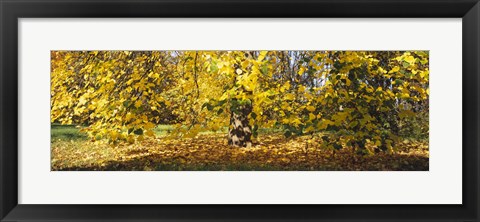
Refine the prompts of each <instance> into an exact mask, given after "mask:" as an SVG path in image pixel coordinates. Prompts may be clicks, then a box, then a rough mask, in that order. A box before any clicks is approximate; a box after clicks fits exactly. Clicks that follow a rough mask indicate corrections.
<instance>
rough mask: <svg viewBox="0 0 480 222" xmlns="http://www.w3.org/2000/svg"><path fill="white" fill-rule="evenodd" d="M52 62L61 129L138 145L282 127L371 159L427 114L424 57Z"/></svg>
mask: <svg viewBox="0 0 480 222" xmlns="http://www.w3.org/2000/svg"><path fill="white" fill-rule="evenodd" d="M51 57H52V59H51V63H52V79H51V85H52V91H51V92H52V101H51V103H52V118H51V119H52V122H61V123H64V124H82V125H85V126H86V128H85V130H86V131H87V132H88V134H89V135H90V137H91V138H93V139H96V140H100V139H108V140H109V141H110V142H118V141H128V142H130V143H133V142H135V140H142V139H144V137H145V136H153V135H154V131H153V130H154V128H155V126H156V125H157V124H159V123H168V124H175V126H176V127H175V130H174V131H173V132H172V136H180V137H193V136H195V135H197V134H198V133H199V132H201V131H218V130H221V129H223V128H228V129H229V130H228V143H229V144H230V145H232V146H237V147H249V146H251V144H252V137H256V136H257V135H258V129H260V128H273V127H275V128H279V129H282V130H283V132H284V135H285V136H286V137H291V136H297V135H304V134H310V135H312V136H314V135H317V134H318V133H319V132H322V136H321V139H320V140H319V142H320V143H322V144H323V147H325V148H329V149H332V150H335V149H341V148H343V147H345V146H346V147H352V150H353V151H355V152H357V153H363V154H369V153H374V152H375V151H379V150H383V151H392V150H393V148H394V144H395V142H396V141H397V140H398V138H399V136H400V134H401V132H404V131H405V130H404V128H405V126H407V127H408V124H405V123H407V122H408V121H405V120H406V119H408V118H417V117H419V116H424V115H427V116H428V94H429V91H428V77H429V69H428V52H424V51H412V52H398V51H386V52H383V51H372V52H370V51H152V52H140V51H134V52H131V51H125V52H123V51H101V52H99V51H68V52H65V51H55V52H52V55H51ZM427 119H428V118H427ZM410 122H411V121H410ZM422 124H423V125H425V123H422ZM427 126H428V122H427ZM426 128H427V130H428V127H426ZM422 129H424V128H422ZM368 144H370V145H371V146H367V145H368ZM372 146H373V147H376V148H375V150H371V149H369V148H368V147H372Z"/></svg>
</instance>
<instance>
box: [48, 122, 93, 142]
mask: <svg viewBox="0 0 480 222" xmlns="http://www.w3.org/2000/svg"><path fill="white" fill-rule="evenodd" d="M50 130H51V131H50V135H51V139H52V142H53V141H71V140H74V141H76V140H80V141H81V140H87V139H88V137H87V134H85V133H82V132H80V128H77V127H76V126H73V125H57V124H52V125H51V128H50Z"/></svg>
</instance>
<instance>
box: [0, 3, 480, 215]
mask: <svg viewBox="0 0 480 222" xmlns="http://www.w3.org/2000/svg"><path fill="white" fill-rule="evenodd" d="M0 15H1V17H0V19H1V21H0V23H1V26H0V29H1V37H0V45H1V54H0V67H1V75H0V106H1V107H0V158H1V160H0V178H1V181H0V195H1V196H0V218H1V219H0V220H1V221H479V217H480V216H479V215H480V211H479V208H480V206H479V199H480V198H479V197H480V196H479V194H480V192H479V183H478V181H479V172H480V171H479V160H480V158H479V152H478V149H479V139H478V136H479V131H478V128H479V105H480V104H479V101H478V99H479V86H480V84H479V74H480V73H479V61H480V60H479V59H480V57H479V54H480V48H479V46H480V45H479V41H480V36H479V34H480V33H479V32H480V29H479V28H480V4H479V2H478V0H297V1H294V0H256V1H254V0H244V1H240V0H142V1H135V0H118V1H108V0H100V1H94V0H62V1H58V0H38V1H34V0H16V1H14V0H0ZM46 17H48V18H63V17H65V18H72V17H88V18H106V17H113V18H119V17H215V18H224V17H259V18H265V17H272V18H276V17H304V18H311V17H349V18H351V17H372V18H387V17H389V18H391V17H394V18H403V17H406V18H426V17H428V18H444V17H457V18H463V19H462V21H463V22H462V35H463V37H462V41H463V42H462V44H463V46H462V47H463V49H462V50H463V52H462V53H463V65H462V70H463V73H462V78H463V80H462V84H463V88H462V95H463V97H462V104H463V105H462V112H463V117H462V121H463V126H462V127H463V136H462V140H463V141H462V143H463V147H462V148H463V156H462V157H463V171H462V173H463V175H462V178H463V181H462V183H463V196H462V198H463V204H461V205H25V204H18V197H17V194H18V159H17V151H18V130H19V128H18V121H17V120H18V68H17V64H18V22H17V20H18V18H46ZM446 44H448V43H446ZM359 192H361V191H359Z"/></svg>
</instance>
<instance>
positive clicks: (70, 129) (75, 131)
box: [51, 124, 280, 141]
mask: <svg viewBox="0 0 480 222" xmlns="http://www.w3.org/2000/svg"><path fill="white" fill-rule="evenodd" d="M80 129H81V127H77V126H75V125H59V124H52V125H51V139H52V141H59V140H60V141H71V140H74V141H76V140H80V141H81V140H87V139H88V137H87V134H86V133H83V132H81V131H80ZM173 129H174V127H173V126H172V125H158V126H157V127H155V129H154V132H155V134H156V135H157V136H165V135H167V134H168V133H170V132H171V131H172V130H173ZM227 132H228V128H224V129H222V130H219V131H216V132H213V131H207V132H202V133H201V135H210V134H219V133H220V134H222V133H227ZM277 132H280V130H279V129H269V128H260V129H258V133H259V134H270V133H277Z"/></svg>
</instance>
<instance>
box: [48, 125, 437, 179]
mask: <svg viewBox="0 0 480 222" xmlns="http://www.w3.org/2000/svg"><path fill="white" fill-rule="evenodd" d="M397 146H398V147H397V151H396V152H395V153H386V152H380V153H376V154H374V155H363V156H362V155H358V154H354V153H352V150H351V149H348V148H344V149H342V150H339V151H335V152H334V151H333V150H326V149H322V148H321V147H320V146H319V144H318V143H317V141H316V140H315V139H312V137H309V136H301V137H295V138H290V139H285V138H284V137H283V135H281V134H265V135H260V136H259V137H258V139H257V140H256V141H255V142H254V144H253V146H252V147H250V148H234V147H230V146H228V145H227V141H226V135H224V134H210V135H200V136H197V137H196V138H191V139H171V138H167V137H165V136H157V138H155V139H153V138H152V139H146V140H144V141H142V142H138V143H135V144H117V145H111V144H106V143H98V142H92V141H89V140H86V139H81V138H80V139H78V138H76V139H70V140H68V139H67V138H60V139H58V138H52V144H51V168H52V170H54V171H57V170H112V171H113V170H115V171H132V170H138V171H144V170H145V171H149V170H160V171H161V170H166V171H176V170H184V171H194V170H263V171H277V170H293V171H295V170H302V171H303V170H316V171H354V170H361V171H378V170H384V171H409V170H410V171H412V170H413V171H420V170H422V171H423V170H428V169H429V168H428V167H429V151H428V143H426V142H419V141H410V140H404V141H403V142H401V143H399V144H397Z"/></svg>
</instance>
